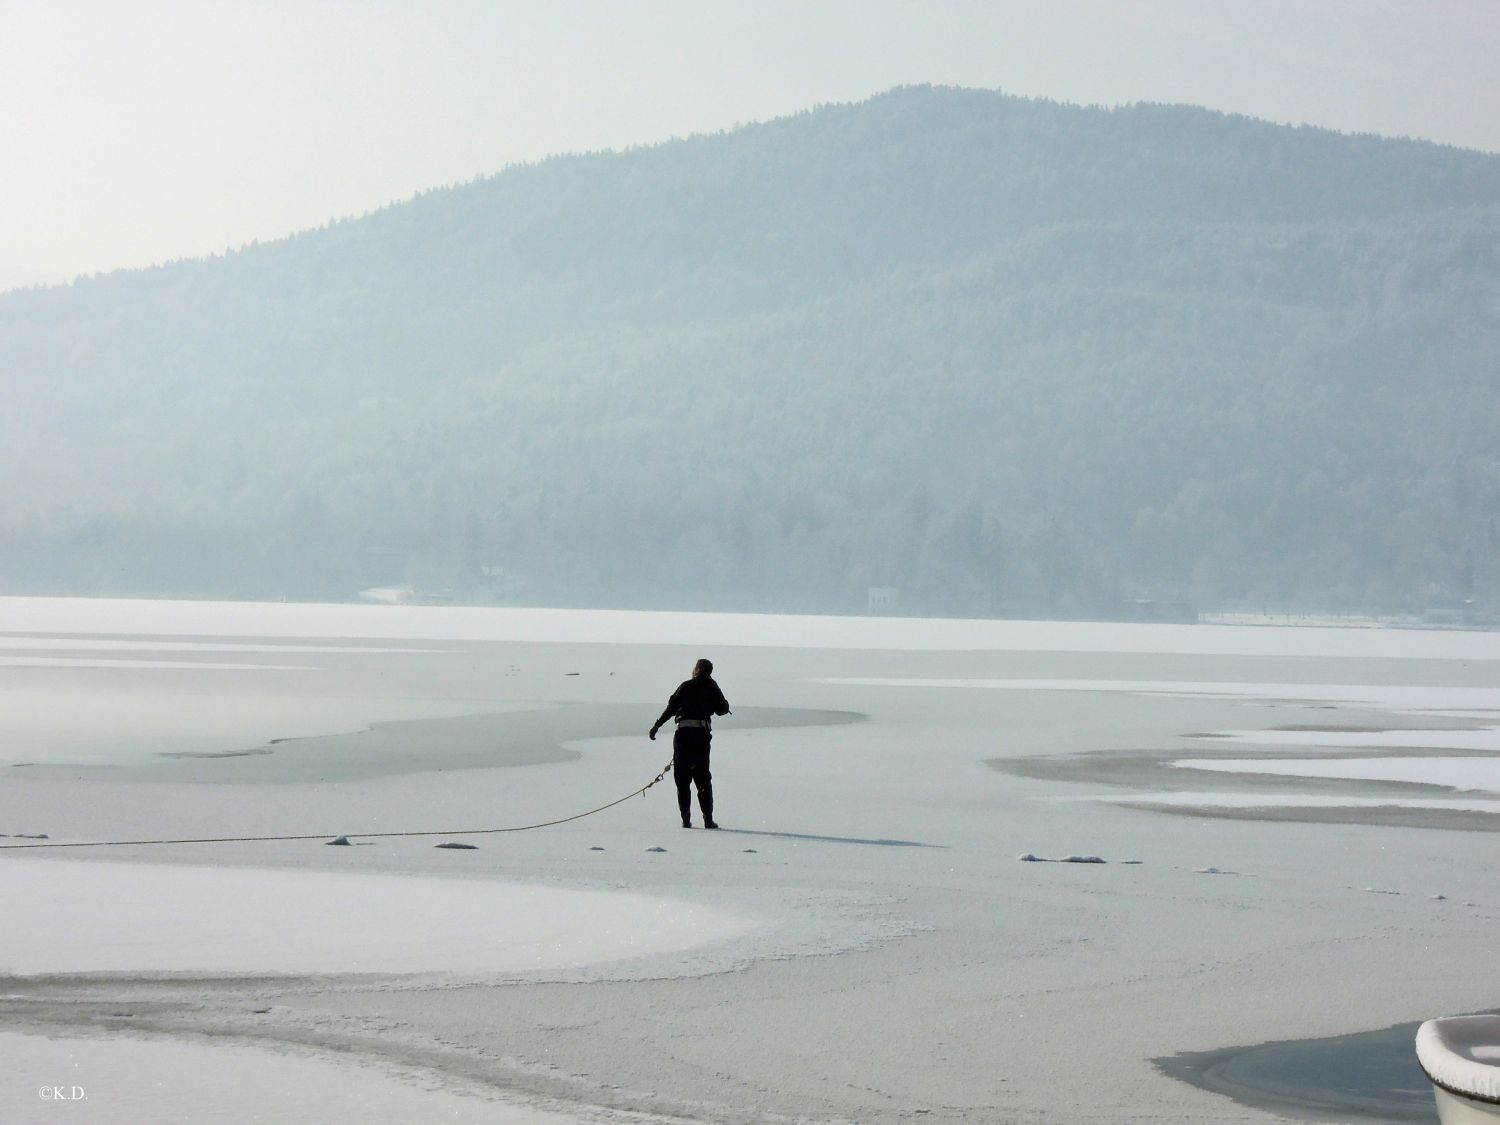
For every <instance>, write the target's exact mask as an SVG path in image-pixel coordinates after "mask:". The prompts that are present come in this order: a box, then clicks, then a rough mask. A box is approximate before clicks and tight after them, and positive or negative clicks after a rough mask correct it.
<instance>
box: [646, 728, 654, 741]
mask: <svg viewBox="0 0 1500 1125" xmlns="http://www.w3.org/2000/svg"><path fill="white" fill-rule="evenodd" d="M656 730H657V728H656V727H652V728H651V729H650V730H649V731H647V732H646V737H647V738H649V739H650V740H651V741H652V742H655V741H656Z"/></svg>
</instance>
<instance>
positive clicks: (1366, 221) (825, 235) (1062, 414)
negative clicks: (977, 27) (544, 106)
mask: <svg viewBox="0 0 1500 1125" xmlns="http://www.w3.org/2000/svg"><path fill="white" fill-rule="evenodd" d="M1497 234H1500V157H1497V156H1491V155H1484V154H1480V153H1474V152H1466V151H1461V150H1457V149H1452V148H1446V147H1441V146H1437V145H1432V144H1426V143H1421V142H1414V141H1396V140H1383V139H1378V138H1374V137H1352V136H1346V135H1340V134H1336V133H1332V132H1327V131H1323V130H1318V129H1311V128H1289V127H1283V126H1273V125H1269V124H1265V123H1261V122H1256V121H1252V120H1249V119H1245V118H1236V117H1226V116H1224V115H1221V114H1217V113H1212V112H1208V111H1204V110H1198V109H1192V108H1187V107H1174V106H1152V105H1140V106H1132V107H1126V108H1121V109H1116V110H1104V109H1096V108H1088V109H1085V108H1080V107H1076V106H1068V105H1060V104H1056V103H1050V102H1041V101H1028V100H1023V99H1018V98H1013V97H1007V96H1004V95H1001V94H996V93H990V92H984V91H973V90H959V89H934V88H926V87H918V88H905V89H899V90H895V91H892V92H891V93H889V94H885V95H882V96H879V97H876V98H873V99H871V100H870V101H868V102H865V103H862V104H859V105H844V106H830V107H823V108H819V109H817V110H814V111H810V112H807V113H803V114H799V115H796V116H794V117H790V118H786V119H782V120H778V121H774V122H771V123H768V124H763V125H754V126H749V127H746V128H742V129H738V130H735V131H733V132H729V133H724V134H718V135H712V136H702V137H695V138H692V139H689V140H685V141H676V142H672V143H669V144H664V145H660V146H656V147H651V148H645V149H637V150H632V151H628V152H623V153H606V154H596V155H589V156H573V157H563V158H558V159H553V160H549V161H546V162H544V163H542V164H539V165H534V166H527V167H518V168H514V169H511V170H509V171H507V172H505V173H503V174H501V175H498V176H495V177H492V178H489V179H484V180H480V181H476V182H474V183H470V184H466V185H463V186H459V187H452V188H445V189H441V190H435V191H432V192H429V193H426V194H424V195H422V196H420V197H419V198H417V199H414V200H412V201H410V202H407V203H403V204H399V205H396V206H393V207H391V208H389V209H386V210H384V211H381V212H378V213H376V214H373V215H370V216H367V217H365V218H363V219H359V220H355V221H349V222H340V223H334V224H330V225H329V226H327V227H325V228H324V229H321V230H317V231H312V232H308V233H306V234H303V235H300V236H297V237H295V238H292V239H289V240H285V241H281V242H276V243H267V244H264V245H252V246H249V247H246V248H244V249H242V250H241V251H239V252H236V253H232V254H227V255H224V256H221V257H217V258H214V259H210V260H206V261H194V262H180V263H175V264H171V265H168V266H164V267H161V268H157V269H153V270H146V271H138V272H130V273H117V274H112V275H109V276H105V277H98V278H93V279H89V280H84V281H80V282H78V283H75V284H73V285H71V286H66V287H60V288H53V289H45V290H33V291H22V292H15V293H10V294H6V295H4V296H0V371H4V372H5V374H6V377H7V394H6V396H5V398H4V401H3V402H0V434H3V435H4V438H5V440H4V442H0V459H3V460H0V464H3V471H4V476H5V479H6V480H7V482H8V484H9V488H8V490H7V498H6V502H5V504H4V505H3V506H0V585H3V587H4V589H5V590H6V591H7V592H10V593H87V594H147V595H186V596H213V597H227V598H276V597H287V598H292V599H329V600H349V599H353V598H355V597H357V596H358V594H359V592H360V591H362V590H366V589H368V588H371V587H389V588H393V589H395V590H398V591H402V592H403V593H402V594H400V595H397V596H417V597H431V598H441V599H445V600H455V601H464V602H475V603H480V604H489V603H500V604H549V605H559V606H566V605H589V606H622V607H668V608H694V609H698V608H711V609H728V610H753V611H792V612H799V611H817V612H835V613H844V612H865V611H866V610H868V609H869V608H871V607H872V606H875V607H876V608H881V609H888V610H893V611H896V612H902V613H916V614H936V615H950V614H951V615H975V616H986V615H997V616H1063V617H1086V616H1096V617H1113V616H1132V615H1134V616H1149V615H1151V614H1163V613H1165V614H1168V615H1180V616H1187V615H1191V613H1192V612H1194V611H1202V610H1220V609H1226V608H1234V609H1254V610H1268V611H1282V612H1286V611H1346V612H1362V613H1406V614H1424V613H1425V614H1428V615H1429V616H1432V617H1435V618H1436V619H1439V620H1460V619H1462V620H1476V619H1482V618H1483V617H1484V615H1485V614H1492V613H1493V612H1494V610H1495V608H1496V605H1497V601H1500V550H1497V548H1500V540H1497V535H1500V532H1497V526H1496V513H1497V511H1500V503H1497V502H1500V442H1497V439H1496V436H1495V435H1496V434H1500V400H1497V396H1496V389H1495V373H1496V371H1497V369H1500V256H1497V249H1496V247H1497Z"/></svg>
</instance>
